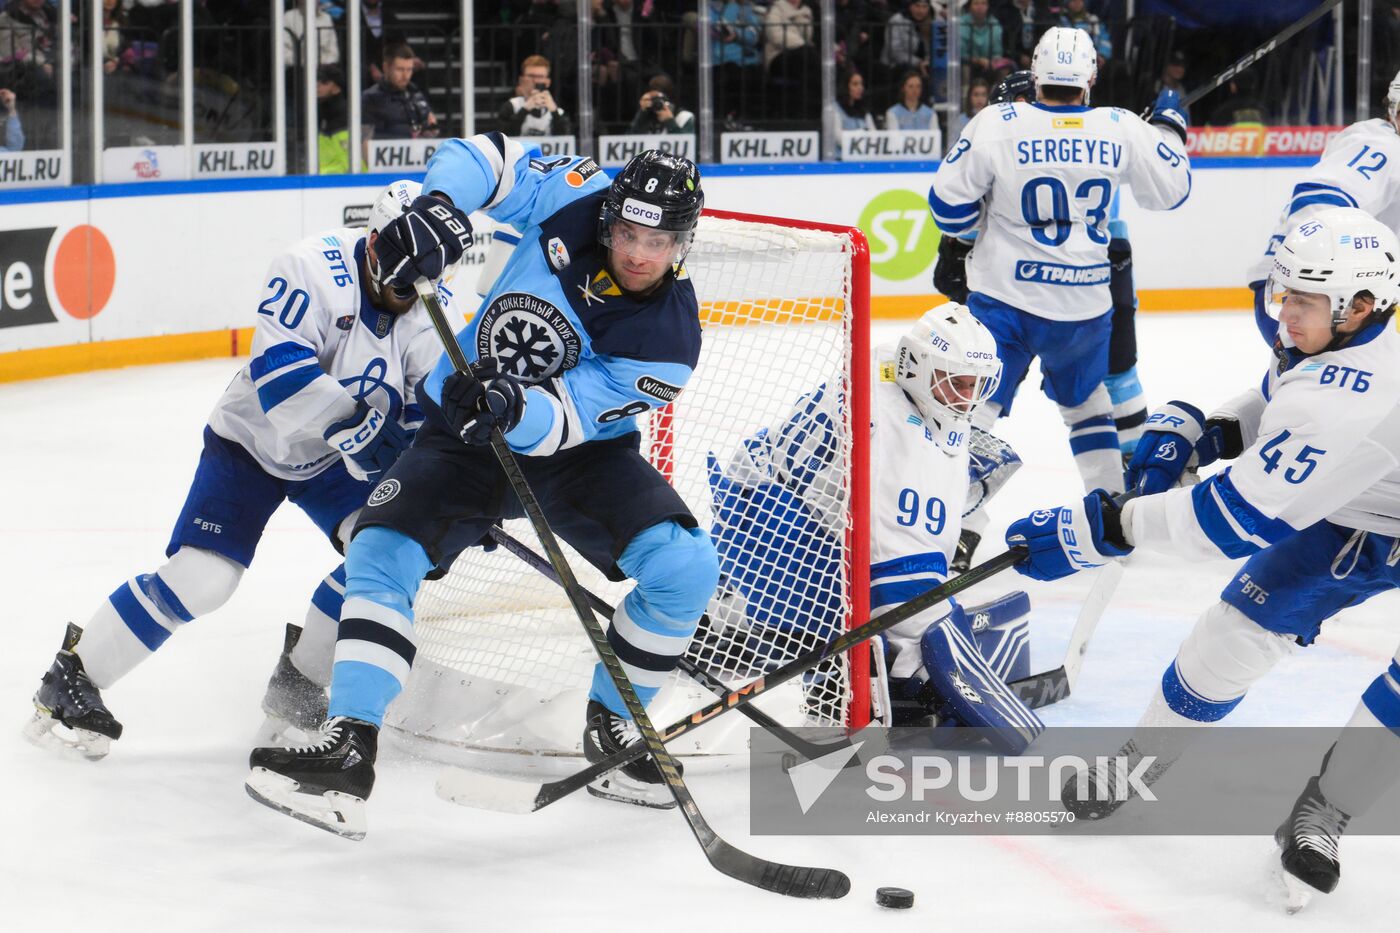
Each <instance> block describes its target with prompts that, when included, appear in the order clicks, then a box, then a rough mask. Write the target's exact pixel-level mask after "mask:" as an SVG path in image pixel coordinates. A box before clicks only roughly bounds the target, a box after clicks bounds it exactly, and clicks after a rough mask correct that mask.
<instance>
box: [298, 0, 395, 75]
mask: <svg viewBox="0 0 1400 933" xmlns="http://www.w3.org/2000/svg"><path fill="white" fill-rule="evenodd" d="M315 23H316V46H317V49H316V61H314V62H312V64H313V65H314V66H316V67H318V68H319V67H320V66H321V65H339V64H340V39H339V38H337V36H336V31H335V23H333V22H332V21H331V14H330V12H329V11H327V10H326V8H325V7H324V6H320V7H317V8H316V19H315ZM305 25H306V24H305V23H304V21H303V20H302V14H301V3H300V0H290V2H289V4H288V6H287V11H286V12H285V13H283V14H282V51H283V56H284V57H283V61H285V62H286V64H287V67H288V68H290V67H292V66H293V65H295V64H296V63H298V62H300V61H301V60H302V54H301V52H302V49H303V48H304V47H305V43H304V42H302V37H303V35H304V30H305ZM381 77H382V75H381ZM375 80H379V79H378V78H376V79H375Z"/></svg>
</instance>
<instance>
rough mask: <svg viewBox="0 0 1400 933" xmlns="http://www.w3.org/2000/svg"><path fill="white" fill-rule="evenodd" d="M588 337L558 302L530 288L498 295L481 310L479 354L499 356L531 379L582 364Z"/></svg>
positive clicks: (499, 360) (515, 371) (507, 366)
mask: <svg viewBox="0 0 1400 933" xmlns="http://www.w3.org/2000/svg"><path fill="white" fill-rule="evenodd" d="M582 349H583V340H582V338H580V337H579V333H578V331H577V330H575V329H574V325H573V324H572V323H570V321H569V319H568V317H566V316H565V314H564V312H563V311H560V310H559V309H558V308H556V307H555V306H554V305H552V304H550V303H549V302H547V301H545V300H544V299H542V298H539V297H536V296H535V295H527V294H526V293H524V292H506V293H505V294H503V295H498V296H496V298H495V299H493V300H492V302H491V304H490V305H488V306H487V307H486V309H485V310H483V311H482V312H481V324H480V325H479V326H478V327H477V331H476V355H477V357H478V358H481V359H484V358H485V357H488V356H493V357H495V358H496V362H497V363H498V364H499V365H500V366H501V368H502V369H504V370H505V371H506V372H509V373H511V374H512V375H515V376H517V377H519V378H520V379H522V380H523V381H525V382H531V383H535V382H542V381H544V380H545V379H548V378H550V377H551V376H556V375H558V374H559V373H561V372H563V371H565V370H567V369H573V368H574V367H575V366H577V365H578V361H579V354H580V353H581V352H582Z"/></svg>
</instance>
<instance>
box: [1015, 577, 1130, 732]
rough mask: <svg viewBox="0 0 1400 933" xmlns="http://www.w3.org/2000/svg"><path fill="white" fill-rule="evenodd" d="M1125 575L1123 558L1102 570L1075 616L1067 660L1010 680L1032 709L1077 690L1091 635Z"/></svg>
mask: <svg viewBox="0 0 1400 933" xmlns="http://www.w3.org/2000/svg"><path fill="white" fill-rule="evenodd" d="M1122 579H1123V562H1122V561H1110V562H1109V563H1107V564H1105V565H1104V566H1103V569H1101V570H1100V571H1099V575H1098V577H1097V578H1096V579H1095V580H1094V585H1093V586H1091V587H1090V588H1089V595H1088V596H1086V597H1084V605H1083V606H1080V607H1079V617H1078V618H1077V619H1075V622H1074V630H1073V631H1072V632H1070V636H1069V645H1068V646H1067V647H1066V648H1065V662H1064V663H1063V664H1061V665H1060V666H1059V667H1057V668H1055V669H1053V670H1049V671H1045V672H1044V673H1041V674H1032V675H1031V676H1030V677H1023V678H1021V679H1020V680H1013V681H1011V682H1010V683H1008V684H1007V686H1008V687H1010V688H1011V690H1012V692H1014V693H1015V694H1016V695H1017V696H1018V697H1020V698H1021V702H1023V703H1025V704H1026V705H1027V706H1029V707H1031V708H1032V709H1038V708H1039V707H1042V706H1049V705H1050V704H1051V703H1058V702H1060V701H1061V700H1063V699H1065V698H1066V697H1068V696H1069V695H1070V694H1071V693H1073V692H1074V683H1075V681H1077V680H1078V679H1079V668H1080V667H1081V666H1083V664H1084V655H1085V653H1086V652H1088V650H1089V639H1090V638H1091V637H1093V634H1094V629H1096V628H1098V625H1099V620H1100V619H1102V618H1103V614H1104V610H1106V609H1107V608H1108V604H1109V602H1110V601H1111V600H1112V599H1113V594H1114V593H1115V592H1117V590H1118V583H1119V581H1121V580H1122Z"/></svg>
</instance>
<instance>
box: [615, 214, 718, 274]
mask: <svg viewBox="0 0 1400 933" xmlns="http://www.w3.org/2000/svg"><path fill="white" fill-rule="evenodd" d="M694 239H695V231H694V230H686V231H683V232H680V233H677V232H675V231H672V230H653V229H651V228H650V227H643V226H641V225H640V224H634V223H632V222H631V221H630V220H614V221H613V222H612V223H610V224H608V225H607V226H606V227H605V228H604V230H603V235H602V236H601V237H600V238H599V241H600V242H601V243H602V244H603V245H604V246H606V247H607V248H608V249H610V250H612V251H613V252H616V253H622V254H623V255H626V256H631V257H633V258H634V259H640V260H642V261H643V262H660V261H663V260H664V261H665V262H668V263H671V264H673V265H674V264H675V263H678V262H681V261H682V260H683V259H685V256H686V253H688V252H690V244H691V242H692V241H693V240H694Z"/></svg>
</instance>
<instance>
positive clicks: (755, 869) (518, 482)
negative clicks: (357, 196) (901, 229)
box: [417, 279, 851, 898]
mask: <svg viewBox="0 0 1400 933" xmlns="http://www.w3.org/2000/svg"><path fill="white" fill-rule="evenodd" d="M417 289H418V296H419V297H420V298H421V299H422V300H423V305H424V306H425V307H426V308H427V310H428V317H429V318H430V319H431V320H432V322H433V328H434V329H435V330H436V331H437V334H438V338H439V339H440V340H441V341H442V345H443V349H444V350H445V351H446V352H447V358H448V359H449V360H450V361H451V362H452V366H453V368H455V369H456V370H457V371H458V372H459V373H461V374H462V376H463V377H464V378H465V379H466V380H467V383H468V385H473V384H474V385H476V386H478V387H479V386H480V381H479V380H477V378H476V374H475V373H473V372H472V371H471V367H470V366H469V365H468V364H467V358H466V356H465V355H464V354H463V353H462V348H461V347H460V346H459V345H458V344H457V336H456V334H454V333H453V331H452V328H451V326H450V325H449V324H448V323H447V318H446V317H445V316H444V314H443V312H442V306H441V305H440V304H439V303H438V298H437V289H436V287H435V286H434V285H433V283H431V282H429V281H427V280H426V279H420V280H419V281H418V282H417ZM491 449H492V451H494V452H495V454H496V459H497V461H499V463H500V465H501V471H502V472H503V473H505V474H506V478H507V479H508V480H509V481H510V485H511V488H512V489H513V490H514V492H515V495H516V498H518V499H519V500H520V504H521V506H522V507H523V508H524V510H525V514H526V516H528V517H529V519H530V524H531V525H532V526H533V527H534V529H535V534H536V535H538V536H539V539H540V545H541V546H542V547H543V548H544V552H545V555H546V556H547V557H548V558H549V563H550V566H552V567H553V568H554V572H555V573H556V574H558V575H559V580H560V582H561V583H562V585H563V587H564V592H565V593H566V594H568V597H569V603H570V604H571V605H572V606H573V608H574V612H575V613H576V614H577V615H578V620H579V622H580V624H582V625H583V629H584V631H585V632H586V633H587V634H588V640H589V641H591V642H592V643H593V650H594V652H595V653H596V654H597V655H598V660H599V661H601V662H602V664H603V668H604V669H605V670H606V671H607V672H608V677H609V678H610V679H611V680H612V683H613V686H614V688H616V690H617V692H618V694H619V695H620V696H621V697H622V702H623V703H624V704H625V705H626V706H627V711H628V712H629V713H631V715H632V720H633V722H634V723H635V724H636V726H637V731H638V732H640V733H641V735H642V744H641V745H638V746H635V747H636V748H637V755H636V756H635V757H641V755H644V754H649V755H651V757H652V760H653V761H655V762H656V766H657V768H658V769H659V770H660V771H661V776H662V777H663V778H664V779H665V781H666V786H667V787H668V788H669V789H670V791H671V796H672V797H674V798H675V801H676V805H677V807H679V809H680V811H681V813H682V814H683V815H684V816H685V820H686V823H687V824H688V825H689V826H690V831H691V832H692V833H694V834H695V839H696V841H697V842H699V843H700V847H701V848H702V849H703V850H704V851H705V857H706V858H707V859H709V861H710V864H711V865H712V866H714V868H715V869H716V870H717V871H719V872H722V873H723V874H726V875H728V876H729V877H731V878H734V879H735V880H737V881H742V882H744V883H746V884H751V885H753V886H755V887H758V888H762V889H764V890H765V891H772V892H773V893H775V894H785V895H787V896H789V897H804V898H836V897H844V896H845V895H846V894H847V893H848V892H849V891H850V890H851V879H850V878H848V877H846V875H845V874H844V873H843V872H840V871H838V870H836V869H834V868H808V867H805V866H800V865H785V864H782V863H780V862H770V861H768V860H767V859H761V858H758V857H756V856H753V855H750V854H749V853H747V852H745V851H743V850H742V849H739V848H736V847H735V846H733V845H731V844H730V843H728V842H726V841H725V840H724V839H722V838H721V837H720V836H719V834H718V833H716V832H715V831H714V830H713V829H711V828H710V824H709V823H708V822H706V820H705V817H704V816H703V815H702V814H701V813H700V807H699V806H698V805H697V804H696V803H695V799H694V798H693V797H692V796H691V794H690V788H688V787H687V786H686V784H685V779H684V778H683V777H681V772H680V768H679V767H678V766H677V764H676V759H675V758H673V757H672V756H671V753H670V752H668V751H667V750H666V745H665V743H664V742H663V741H662V739H661V736H660V735H658V734H657V732H656V727H655V726H654V725H652V722H651V719H650V717H648V716H647V711H646V707H645V706H643V705H642V701H641V699H640V698H639V697H638V696H637V692H636V690H634V689H633V688H632V684H631V682H630V681H629V680H628V679H627V672H626V671H624V670H623V669H622V662H621V661H620V660H619V659H618V657H617V654H616V653H615V652H614V651H613V649H612V646H611V645H610V644H608V636H607V635H606V633H604V631H603V628H602V626H600V625H599V624H598V620H597V619H596V618H594V616H593V610H592V608H591V607H590V606H589V604H588V599H587V597H586V596H584V595H583V588H582V587H581V586H579V583H578V580H577V578H575V577H574V572H573V570H572V569H571V568H570V567H569V563H568V561H567V560H565V559H564V552H563V551H562V550H560V548H559V542H558V541H557V540H556V539H555V537H554V532H553V530H552V529H551V528H550V527H549V522H548V521H547V520H546V519H545V517H544V510H543V509H542V508H541V507H540V503H539V500H538V499H536V498H535V494H534V491H533V490H532V489H531V488H530V484H529V482H527V481H526V479H525V474H524V472H523V471H522V470H521V469H520V464H519V463H517V462H516V459H515V453H514V452H513V451H512V450H511V449H510V445H508V444H507V443H506V439H505V435H504V434H502V433H501V430H500V428H499V427H493V428H492V429H491Z"/></svg>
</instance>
